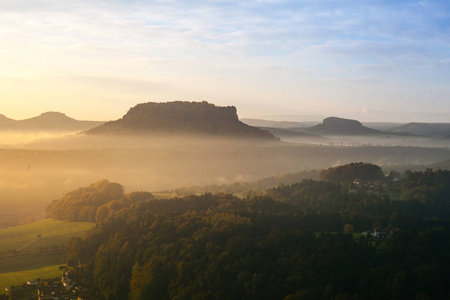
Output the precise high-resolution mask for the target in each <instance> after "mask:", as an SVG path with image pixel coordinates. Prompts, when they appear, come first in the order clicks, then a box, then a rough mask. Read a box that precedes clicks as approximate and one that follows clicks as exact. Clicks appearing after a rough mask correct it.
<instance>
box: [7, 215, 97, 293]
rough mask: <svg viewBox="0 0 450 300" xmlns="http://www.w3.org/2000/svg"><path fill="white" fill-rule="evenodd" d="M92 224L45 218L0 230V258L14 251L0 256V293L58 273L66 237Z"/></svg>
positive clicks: (52, 276) (68, 237)
mask: <svg viewBox="0 0 450 300" xmlns="http://www.w3.org/2000/svg"><path fill="white" fill-rule="evenodd" d="M93 226H94V223H89V222H66V221H59V220H54V219H46V220H43V221H39V222H35V223H30V224H26V225H21V226H15V227H10V228H3V229H0V241H1V243H0V257H2V256H4V255H5V254H6V253H7V252H8V251H10V250H13V249H14V250H16V252H18V253H16V255H14V256H10V257H3V258H1V259H0V293H4V291H5V290H4V288H5V287H9V286H13V285H20V284H22V283H24V282H26V281H27V280H30V279H36V278H42V279H47V278H54V277H59V276H61V270H59V269H58V266H60V265H62V264H63V260H64V251H63V246H64V245H65V244H66V242H67V240H68V239H70V238H71V237H74V236H83V235H84V233H85V232H86V231H87V230H89V229H90V228H92V227H93ZM39 234H40V236H41V237H40V238H38V235H39ZM49 251H51V252H49Z"/></svg>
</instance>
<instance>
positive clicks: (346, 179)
mask: <svg viewBox="0 0 450 300" xmlns="http://www.w3.org/2000/svg"><path fill="white" fill-rule="evenodd" d="M319 179H321V180H325V181H329V182H332V183H336V184H338V183H340V184H350V183H352V182H353V181H354V180H355V179H359V180H361V181H362V182H367V181H370V180H382V179H384V174H383V171H382V170H381V168H380V167H379V166H377V165H374V164H369V163H363V162H360V163H351V164H348V165H343V166H338V167H334V168H329V169H326V170H323V171H321V172H320V176H319Z"/></svg>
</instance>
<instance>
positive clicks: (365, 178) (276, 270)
mask: <svg viewBox="0 0 450 300" xmlns="http://www.w3.org/2000/svg"><path fill="white" fill-rule="evenodd" d="M380 171H381V169H380V168H379V167H378V166H376V165H372V164H365V163H352V164H348V165H344V166H340V167H335V168H330V169H327V170H324V171H322V172H321V173H320V180H312V179H306V180H303V181H301V182H298V183H294V184H288V185H281V186H278V187H273V188H271V189H267V190H266V191H265V192H263V193H261V192H258V193H252V192H248V193H247V196H246V197H240V198H239V197H237V196H234V195H232V194H224V193H218V194H211V193H206V194H202V195H187V196H183V197H176V198H172V199H155V198H154V197H153V196H152V195H151V194H150V193H132V194H126V195H123V194H121V193H120V191H122V190H121V189H120V185H118V184H116V183H109V182H106V181H102V182H100V183H96V184H94V185H92V186H90V187H88V188H84V189H80V190H78V191H75V192H71V193H69V194H66V195H64V196H63V197H62V198H61V199H59V200H58V201H59V202H58V201H56V202H54V203H52V204H51V205H50V206H49V210H48V213H49V214H50V215H51V216H53V217H55V218H65V219H71V218H72V214H71V213H70V210H73V209H75V210H77V211H78V210H80V205H81V204H80V205H78V206H76V205H72V206H70V205H67V203H68V202H70V201H68V199H69V198H70V197H74V196H75V194H77V195H84V194H89V195H90V196H89V197H90V198H91V199H99V198H101V197H98V196H96V194H99V195H106V194H105V193H104V192H103V191H102V188H99V187H101V186H102V187H104V188H105V189H106V190H109V191H111V187H115V188H116V189H114V190H115V191H118V192H117V193H109V195H111V197H110V198H109V199H110V201H109V202H106V203H105V201H102V202H97V205H98V207H97V212H96V216H97V217H96V221H97V225H96V227H95V228H94V229H92V230H91V231H89V232H88V233H87V234H86V236H85V237H84V238H73V239H71V240H70V241H69V242H68V244H67V245H66V260H67V261H68V262H69V263H71V264H73V265H76V264H77V263H79V262H80V263H81V264H82V265H83V266H84V267H83V268H84V273H83V274H84V275H83V276H84V284H85V285H86V286H89V287H90V289H91V293H92V294H95V295H97V297H99V298H104V299H285V300H293V299H447V298H449V297H450V289H449V286H450V231H449V230H450V223H449V220H448V215H449V212H450V205H449V202H448V199H447V198H448V197H447V195H449V189H450V172H449V171H441V170H438V171H433V170H431V169H428V170H426V171H424V172H413V171H406V172H404V173H399V172H393V171H391V172H390V173H389V174H388V175H387V176H383V178H381V177H380V176H379V175H380ZM336 174H340V176H341V178H342V180H341V182H336V181H335V180H334V179H333V178H336V176H335V175H336ZM342 174H348V176H349V177H348V176H347V177H348V178H351V177H353V176H355V175H357V176H358V178H357V179H359V180H358V181H357V183H355V182H349V181H348V178H347V177H346V176H343V175H342ZM381 174H382V173H381ZM83 197H84V196H82V197H81V198H83ZM89 197H84V199H87V198H89ZM74 198H77V197H74ZM78 198H80V197H78ZM106 198H108V197H106ZM106 198H105V199H106ZM127 199H128V200H127ZM95 201H97V200H95ZM63 203H66V205H64V207H66V209H67V211H65V212H64V209H62V211H59V210H57V209H56V210H55V208H56V207H58V205H59V204H61V205H62V204H63ZM78 203H81V201H78ZM85 204H86V203H85ZM61 207H62V206H61ZM386 226H391V227H395V228H396V230H395V232H394V233H393V234H392V236H390V237H389V238H379V239H376V238H373V237H372V238H371V237H364V236H359V234H357V233H359V232H362V231H364V230H370V229H379V230H380V229H382V228H384V227H386Z"/></svg>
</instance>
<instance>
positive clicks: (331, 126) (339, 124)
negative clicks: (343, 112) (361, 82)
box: [304, 117, 382, 135]
mask: <svg viewBox="0 0 450 300" xmlns="http://www.w3.org/2000/svg"><path fill="white" fill-rule="evenodd" d="M304 131H305V132H309V133H314V134H321V135H366V134H381V133H382V132H381V131H379V130H375V129H371V128H367V127H365V126H363V125H362V124H361V123H360V122H359V121H356V120H350V119H342V118H337V117H329V118H326V119H324V120H323V122H322V124H319V125H316V126H313V127H310V128H306V129H304Z"/></svg>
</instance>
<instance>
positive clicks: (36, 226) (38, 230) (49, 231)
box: [0, 219, 94, 257]
mask: <svg viewBox="0 0 450 300" xmlns="http://www.w3.org/2000/svg"><path fill="white" fill-rule="evenodd" d="M93 225H94V224H93V223H89V222H67V221H61V220H54V219H45V220H42V221H38V222H34V223H30V224H25V225H21V226H14V227H9V228H2V229H0V241H2V242H1V243H0V257H1V256H3V255H2V254H5V253H6V252H8V251H11V250H16V251H19V250H21V249H23V250H26V249H27V248H28V247H27V246H28V245H30V246H29V247H31V245H32V243H38V242H40V241H41V240H42V241H45V240H46V239H54V238H56V237H61V236H62V238H61V239H58V240H57V241H55V243H57V244H56V245H58V246H60V244H61V243H65V241H66V240H67V239H68V238H70V237H72V236H74V235H79V233H80V232H81V233H82V232H85V231H87V230H88V229H90V228H91V227H92V226H93ZM38 235H40V238H39V237H38ZM53 244H54V243H53ZM44 247H45V245H44Z"/></svg>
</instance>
